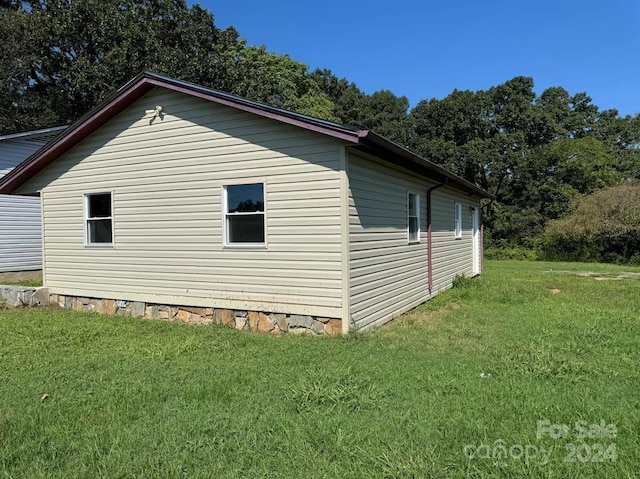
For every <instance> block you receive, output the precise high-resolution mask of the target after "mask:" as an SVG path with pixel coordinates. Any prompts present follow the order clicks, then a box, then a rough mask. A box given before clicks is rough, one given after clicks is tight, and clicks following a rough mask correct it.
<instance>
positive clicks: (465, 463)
mask: <svg viewBox="0 0 640 479" xmlns="http://www.w3.org/2000/svg"><path fill="white" fill-rule="evenodd" d="M585 271H592V272H596V273H597V275H596V276H593V275H592V276H580V275H578V274H575V273H576V272H585ZM622 271H633V272H639V271H640V270H639V269H638V268H635V269H631V268H622V267H617V266H610V265H597V264H576V263H542V262H487V264H486V271H485V273H484V275H483V276H482V277H481V278H477V279H474V280H471V281H468V282H463V283H466V284H463V285H462V286H459V287H457V288H455V289H453V290H451V291H449V292H447V293H445V294H443V295H441V296H439V297H437V298H436V299H434V300H433V301H431V302H429V303H427V304H425V305H423V306H422V307H421V308H418V310H416V311H413V312H411V313H410V314H408V315H405V316H403V317H402V318H399V319H398V320H396V321H394V322H393V323H392V324H390V325H388V326H387V327H384V328H382V329H380V330H378V331H375V332H372V333H369V334H365V335H355V336H351V337H347V338H340V339H327V338H318V337H300V336H293V335H289V336H286V335H285V336H269V335H260V334H249V333H240V332H236V331H233V330H228V329H223V328H219V327H210V328H201V327H192V326H185V325H181V324H171V323H165V322H161V321H144V320H137V319H129V318H122V317H108V316H100V315H97V314H89V313H76V312H68V311H62V310H56V309H34V310H10V309H5V310H0V478H29V479H32V478H59V477H68V478H80V477H87V478H89V477H90V478H119V477H122V478H124V477H127V478H129V477H139V478H165V477H175V478H197V477H211V478H221V477H225V478H227V477H238V478H240V477H242V478H259V477H292V478H302V477H305V478H321V477H329V478H346V477H349V478H352V477H363V478H372V477H375V478H384V477H387V478H405V477H406V478H409V477H416V478H418V477H419V478H431V477H442V478H449V477H460V478H464V477H473V478H478V477H496V478H497V477H545V478H551V477H557V478H584V477H598V478H601V477H612V478H613V477H616V478H623V477H636V474H637V471H638V464H640V435H639V434H638V431H640V394H639V389H640V279H637V278H635V277H629V278H624V279H617V274H618V273H619V272H622ZM43 394H47V395H48V398H47V399H45V400H42V399H41V398H42V395H43ZM601 421H604V426H606V427H604V428H600V425H601ZM557 425H568V429H562V428H560V426H557ZM594 425H598V427H596V426H594ZM537 433H540V434H537ZM583 433H589V434H586V436H587V437H583V436H584V435H585V434H583ZM589 436H591V437H589ZM500 446H502V447H504V450H506V454H503V455H499V456H498V457H493V456H494V454H497V453H498V452H500V451H501V449H500Z"/></svg>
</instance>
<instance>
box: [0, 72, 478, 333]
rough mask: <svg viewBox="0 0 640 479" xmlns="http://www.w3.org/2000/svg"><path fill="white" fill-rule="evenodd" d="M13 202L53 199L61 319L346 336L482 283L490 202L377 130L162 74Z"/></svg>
mask: <svg viewBox="0 0 640 479" xmlns="http://www.w3.org/2000/svg"><path fill="white" fill-rule="evenodd" d="M0 192H2V193H11V194H13V193H17V194H39V195H40V199H41V202H42V209H43V238H44V241H43V244H44V268H43V269H44V283H45V287H46V288H48V289H49V292H50V294H51V301H52V302H57V303H58V304H60V305H61V306H64V307H71V308H75V309H90V310H96V311H103V312H106V313H114V312H115V313H118V314H125V315H132V316H141V317H144V316H146V317H159V318H163V319H175V320H182V321H185V322H195V323H199V322H200V323H209V322H213V321H215V322H219V323H223V324H228V325H231V326H235V327H237V328H239V329H242V328H249V327H250V328H253V329H260V330H264V331H274V332H279V331H281V330H291V331H298V332H299V331H307V330H311V331H313V332H316V333H323V332H328V333H332V334H335V333H336V332H344V333H346V332H349V331H354V330H360V331H362V330H367V329H369V328H372V327H374V326H378V325H381V324H383V323H385V322H387V321H389V320H391V319H392V318H394V317H395V316H397V315H399V314H401V313H403V312H405V311H407V310H409V309H411V308H413V307H415V306H417V305H419V304H421V303H423V302H424V301H426V300H428V299H429V298H431V297H433V296H434V295H435V294H437V293H439V292H441V291H443V290H445V289H447V288H449V287H450V286H451V285H452V280H453V278H454V277H455V276H456V275H466V276H473V275H477V274H479V273H480V271H481V269H482V241H481V215H480V200H481V199H482V198H487V197H489V196H490V195H488V194H487V193H486V192H484V191H483V190H481V189H479V188H478V187H476V186H475V185H473V184H472V183H469V182H467V181H465V180H463V179H462V178H460V177H458V176H456V175H454V174H452V173H450V172H448V171H446V170H445V169H443V168H441V167H439V166H437V165H435V164H433V163H431V162H429V161H427V160H425V159H423V158H420V157H418V156H416V155H415V154H413V153H411V152H410V151H408V150H406V149H404V148H401V147H400V146H398V145H396V144H394V143H392V142H390V141H388V140H386V139H385V138H383V137H381V136H379V135H377V134H376V133H374V132H372V131H367V130H358V129H356V128H351V127H346V126H343V125H338V124H335V123H331V122H327V121H323V120H319V119H316V118H310V117H307V116H304V115H300V114H296V113H292V112H289V111H284V110H281V109H278V108H274V107H271V106H267V105H263V104H260V103H256V102H252V101H248V100H246V99H243V98H238V97H236V96H232V95H229V94H226V93H222V92H219V91H215V90H211V89H208V88H204V87H201V86H197V85H193V84H190V83H185V82H182V81H178V80H175V79H172V78H167V77H164V76H160V75H157V74H153V73H143V74H140V75H139V76H137V77H136V78H134V79H133V80H131V81H130V82H129V83H127V84H126V85H125V86H123V87H122V88H120V89H119V90H118V91H117V92H115V93H114V94H113V95H112V96H110V97H109V98H108V99H107V100H105V101H104V102H103V103H102V104H101V105H99V106H98V107H96V108H95V109H94V110H92V111H90V112H89V113H88V114H86V115H85V116H84V117H83V118H81V119H80V120H79V121H78V122H76V123H75V124H74V125H72V126H71V127H69V128H68V129H67V130H66V131H65V132H64V133H63V134H62V135H60V136H59V137H58V138H57V140H56V141H55V142H53V143H51V144H49V145H48V146H47V147H46V148H45V149H43V150H40V151H39V152H37V153H36V154H34V155H33V156H31V157H30V158H29V159H27V160H26V161H25V162H24V163H22V164H21V165H20V166H19V167H17V168H16V169H15V170H13V171H12V172H11V173H10V174H9V175H7V176H6V177H5V178H3V179H2V180H0Z"/></svg>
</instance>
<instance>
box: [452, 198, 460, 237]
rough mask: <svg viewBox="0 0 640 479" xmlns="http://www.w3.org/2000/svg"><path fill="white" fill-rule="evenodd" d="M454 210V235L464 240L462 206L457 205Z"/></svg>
mask: <svg viewBox="0 0 640 479" xmlns="http://www.w3.org/2000/svg"><path fill="white" fill-rule="evenodd" d="M454 209H455V212H454V216H455V218H454V234H455V237H456V238H462V205H461V204H460V203H456V204H455V205H454Z"/></svg>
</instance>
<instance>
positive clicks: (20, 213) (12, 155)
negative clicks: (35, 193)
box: [0, 137, 49, 272]
mask: <svg viewBox="0 0 640 479" xmlns="http://www.w3.org/2000/svg"><path fill="white" fill-rule="evenodd" d="M48 139H49V138H37V139H33V138H28V137H21V138H12V139H8V140H2V141H0V178H1V177H3V176H5V175H6V174H8V173H9V172H10V171H11V170H13V168H15V167H16V166H17V165H19V164H20V163H22V162H23V161H24V160H25V159H26V158H27V157H29V156H30V155H31V154H32V153H35V152H36V151H37V150H38V149H40V148H41V147H42V146H43V145H44V144H45V143H46V142H47V141H48ZM40 268H42V236H41V228H40V198H33V197H21V196H10V195H0V272H7V271H27V270H37V269H40Z"/></svg>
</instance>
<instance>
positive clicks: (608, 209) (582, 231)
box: [542, 181, 640, 264]
mask: <svg viewBox="0 0 640 479" xmlns="http://www.w3.org/2000/svg"><path fill="white" fill-rule="evenodd" d="M542 252H543V255H544V257H545V258H546V259H551V260H568V261H599V262H605V263H633V264H637V262H638V261H640V182H639V181H628V182H625V183H622V184H619V185H617V186H613V187H610V188H605V189H602V190H599V191H597V192H596V193H594V194H592V195H588V196H584V197H583V198H581V199H580V200H579V201H578V203H577V206H576V209H575V211H574V212H573V213H571V214H570V215H568V216H567V217H565V218H563V219H561V220H554V221H550V222H549V224H548V225H547V228H546V229H545V233H544V237H543V243H542Z"/></svg>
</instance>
